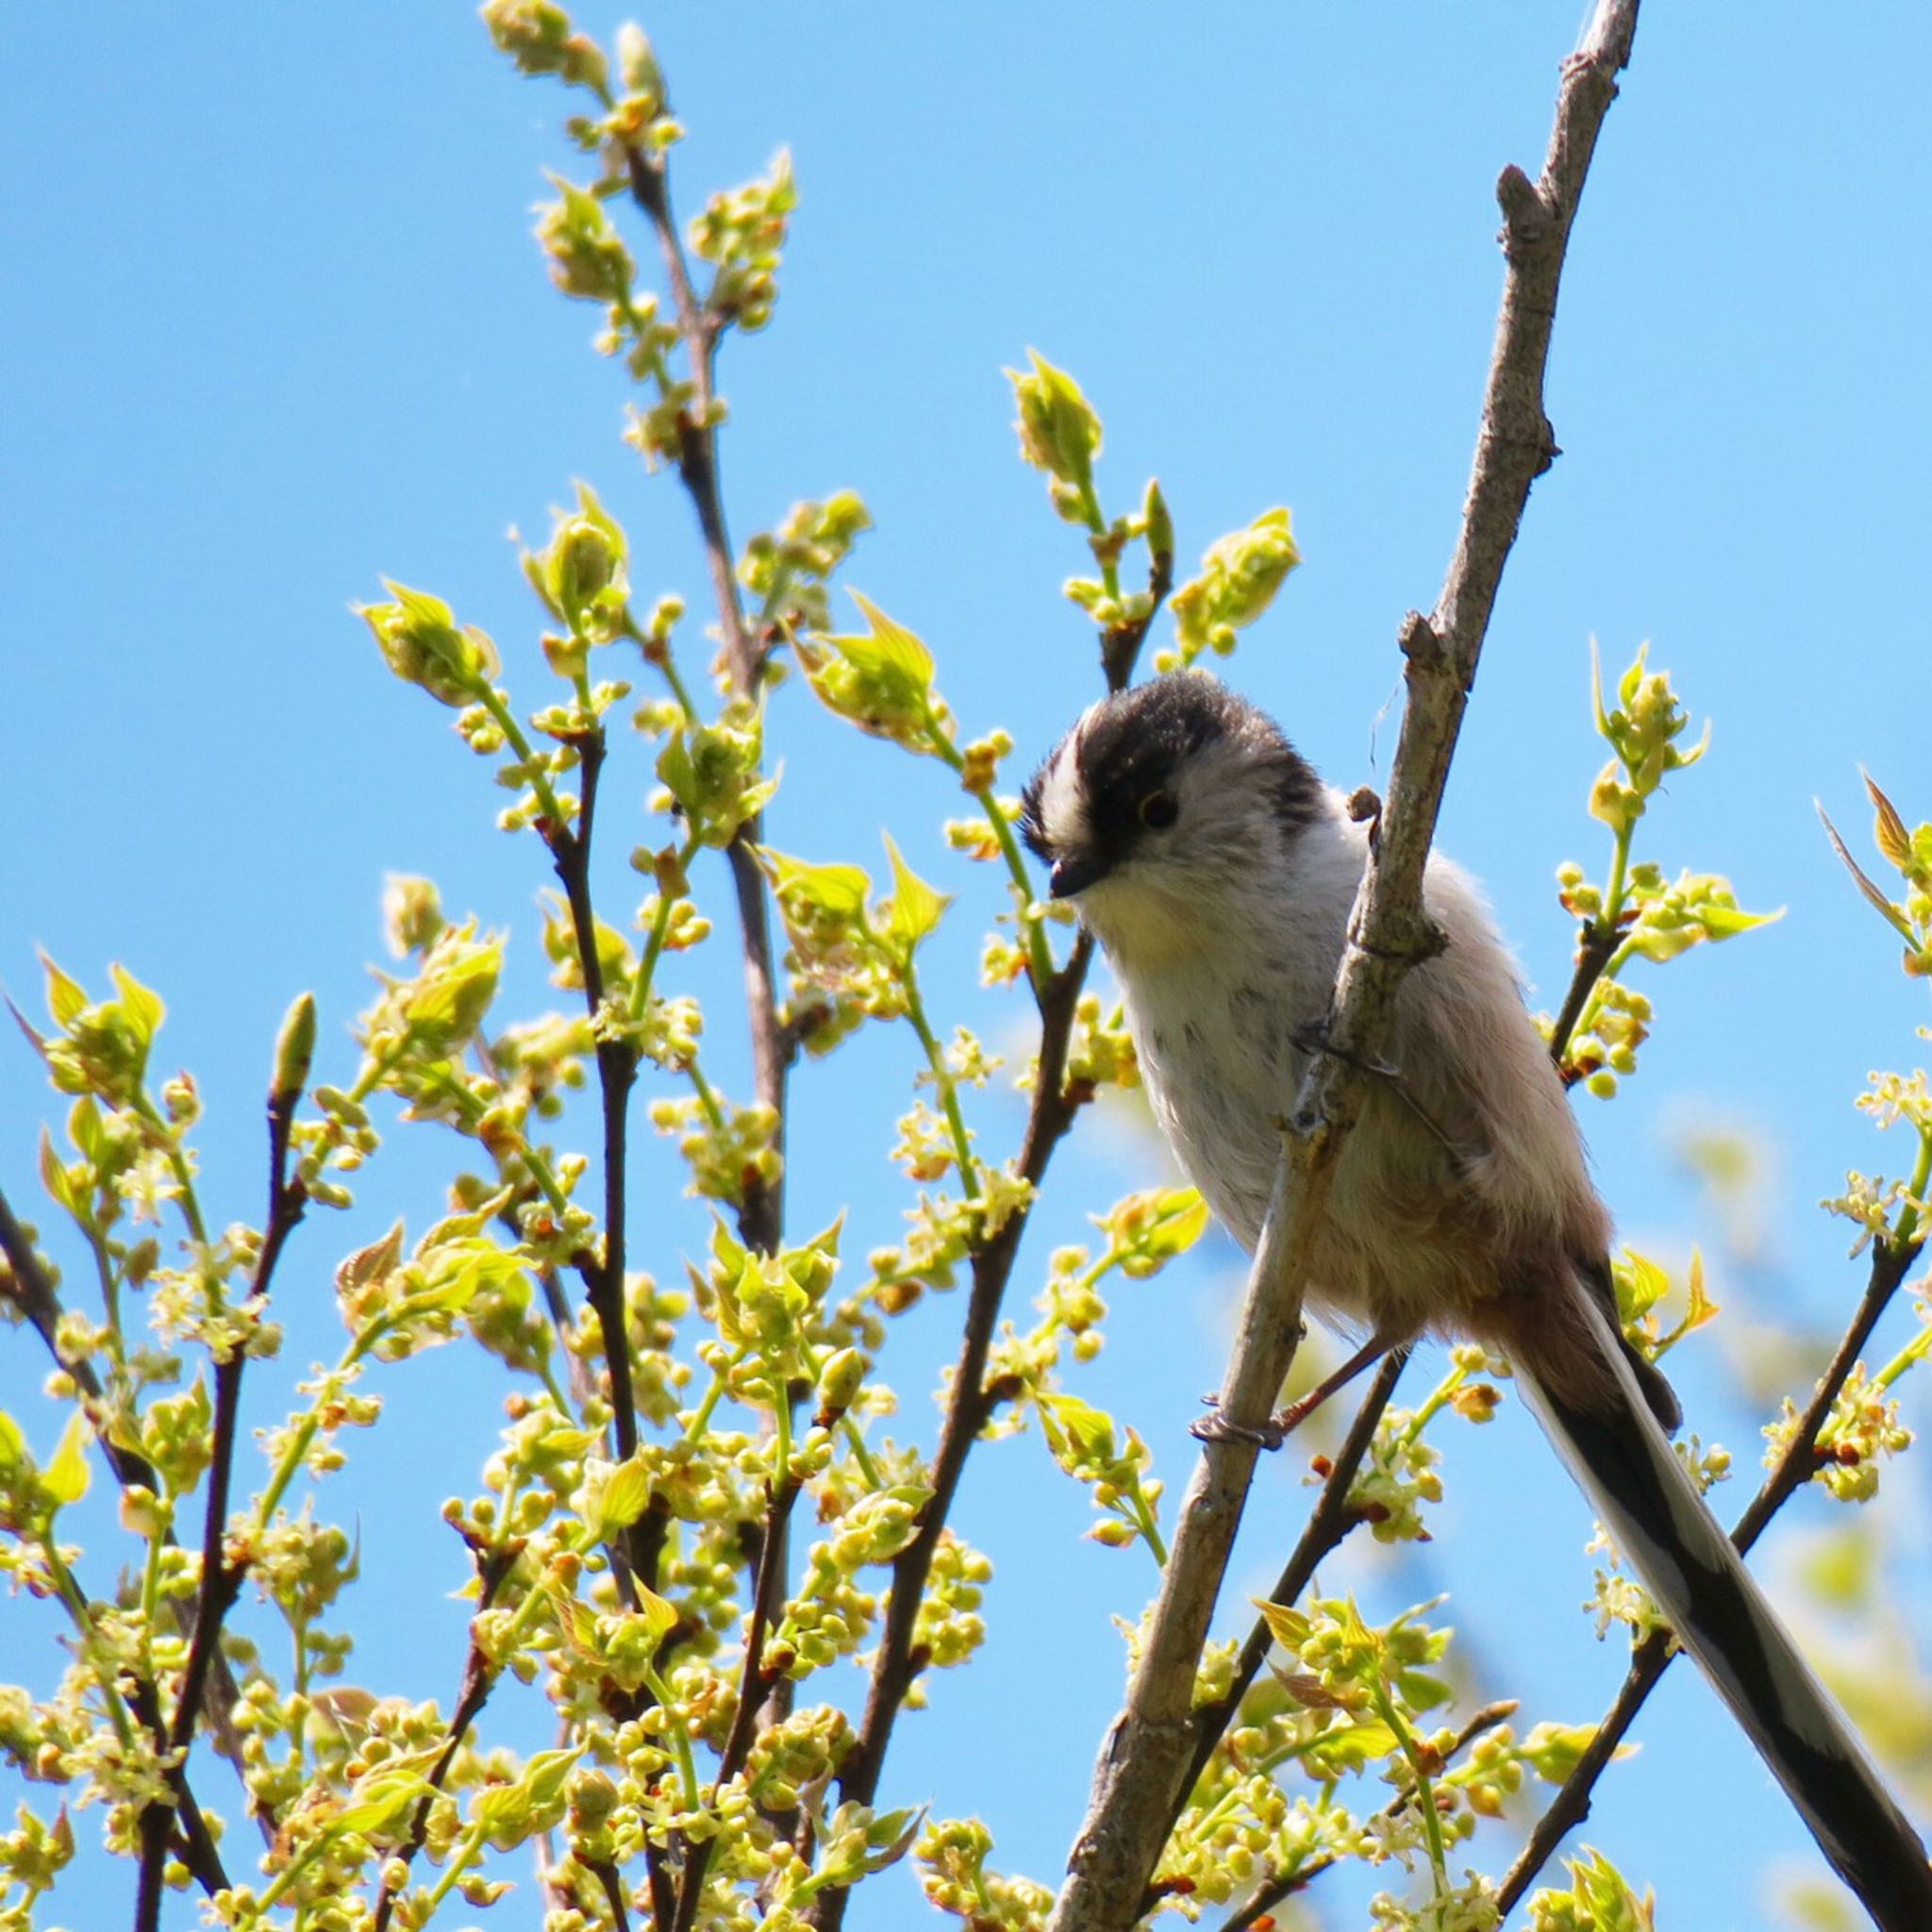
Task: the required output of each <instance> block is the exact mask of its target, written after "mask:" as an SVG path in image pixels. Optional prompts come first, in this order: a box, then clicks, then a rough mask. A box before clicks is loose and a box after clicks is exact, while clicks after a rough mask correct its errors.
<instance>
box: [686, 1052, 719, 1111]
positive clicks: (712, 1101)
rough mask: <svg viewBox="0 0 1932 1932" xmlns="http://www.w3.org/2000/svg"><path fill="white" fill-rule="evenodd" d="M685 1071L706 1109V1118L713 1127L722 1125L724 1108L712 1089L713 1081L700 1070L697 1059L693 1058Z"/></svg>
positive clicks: (692, 1088) (699, 1100)
mask: <svg viewBox="0 0 1932 1932" xmlns="http://www.w3.org/2000/svg"><path fill="white" fill-rule="evenodd" d="M684 1071H685V1075H686V1077H687V1078H688V1079H689V1080H690V1081H691V1091H692V1092H693V1093H695V1094H696V1095H697V1097H698V1105H699V1106H700V1107H702V1108H704V1110H705V1118H706V1119H707V1120H708V1121H709V1122H710V1124H712V1126H713V1127H722V1126H723V1125H724V1107H723V1105H722V1104H721V1103H720V1101H719V1099H718V1096H717V1094H716V1093H715V1092H713V1091H712V1089H711V1083H710V1082H709V1081H708V1080H707V1079H706V1078H705V1076H704V1074H702V1073H700V1072H699V1071H698V1063H697V1061H696V1060H692V1061H691V1064H690V1066H688V1067H686V1068H685V1070H684Z"/></svg>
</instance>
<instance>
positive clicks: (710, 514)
mask: <svg viewBox="0 0 1932 1932" xmlns="http://www.w3.org/2000/svg"><path fill="white" fill-rule="evenodd" d="M625 158H626V162H627V165H628V170H629V176H630V186H631V194H632V198H633V199H634V200H635V201H636V202H637V205H638V207H639V208H641V209H642V211H643V213H644V215H645V217H646V218H647V219H648V221H649V222H650V224H651V227H652V229H653V231H654V232H655V234H656V235H657V238H658V250H659V252H660V254H661V255H662V257H663V259H664V272H665V275H666V277H667V279H668V280H669V282H670V286H671V298H672V307H673V309H674V311H675V317H676V324H677V331H678V335H679V338H680V339H681V341H683V344H684V349H685V356H686V359H687V361H688V363H689V365H690V371H691V408H690V409H689V410H688V411H687V412H686V413H685V415H684V417H683V418H682V420H681V421H680V423H679V425H678V456H677V473H678V476H679V478H680V480H681V481H682V482H683V484H684V487H685V492H686V494H687V495H688V496H689V497H690V498H691V508H692V509H693V511H694V512H695V513H696V516H697V522H698V531H699V534H700V537H701V538H702V540H703V544H704V552H705V565H706V569H707V572H708V575H709V576H710V580H711V594H712V600H713V602H714V603H715V605H716V607H717V611H718V627H719V634H720V636H721V637H722V639H723V641H724V662H725V665H726V666H727V668H728V670H729V672H730V675H731V682H732V684H733V686H734V687H735V689H736V691H737V692H738V694H739V695H740V696H741V697H742V698H744V699H747V700H750V701H756V700H757V698H758V693H759V690H760V688H761V686H762V685H763V682H764V676H765V655H764V648H763V646H762V644H761V643H760V642H759V641H758V640H757V639H755V638H753V636H752V635H751V632H750V630H749V628H748V627H747V625H746V624H745V620H744V606H743V602H742V599H741V595H740V591H739V583H738V569H737V558H736V553H735V552H734V551H733V549H732V546H731V536H730V531H729V527H728V525H727V524H726V522H725V516H724V491H723V488H722V486H721V484H720V481H719V475H718V433H717V427H716V425H715V423H714V422H713V420H712V415H713V412H712V408H711V404H712V399H713V396H714V393H715V385H714V375H715V365H716V357H717V350H718V342H719V340H720V338H721V337H722V336H723V334H724V327H725V318H724V317H723V316H722V315H720V314H719V313H718V312H717V311H716V310H715V309H713V308H711V307H710V305H709V304H708V303H701V302H700V301H699V300H698V297H697V293H696V291H695V290H694V289H693V288H692V286H691V271H690V268H689V266H688V264H687V262H686V260H685V254H684V243H683V241H682V239H681V238H680V237H679V235H678V232H677V224H676V221H675V219H674V217H673V215H672V211H671V184H670V172H669V165H668V160H667V158H666V157H665V156H664V155H662V154H647V153H646V152H645V151H644V150H643V149H641V148H640V147H635V146H632V147H628V148H626V150H625ZM763 836H764V819H763V814H762V813H758V814H755V815H754V816H752V817H751V818H749V819H746V820H745V821H743V822H742V823H741V824H740V825H739V827H738V829H737V831H736V832H735V833H734V834H733V835H732V839H731V843H730V844H729V845H728V846H727V847H726V848H725V854H724V857H725V862H726V864H727V865H728V866H729V867H730V869H731V882H732V890H733V892H734V894H735V895H736V898H737V901H738V923H739V935H740V941H741V951H742V958H743V972H744V999H745V1012H746V1018H747V1021H748V1024H749V1028H750V1033H751V1056H752V1092H753V1097H754V1098H755V1099H756V1101H757V1102H758V1105H759V1106H760V1107H762V1108H765V1109H766V1110H767V1113H768V1115H769V1118H770V1120H771V1122H772V1128H771V1146H772V1151H773V1153H774V1155H776V1157H777V1172H776V1174H774V1177H773V1178H771V1179H769V1180H767V1179H765V1178H764V1177H763V1176H762V1175H758V1174H754V1175H752V1176H751V1177H750V1178H749V1179H748V1180H747V1183H746V1185H745V1188H744V1192H743V1198H742V1199H741V1202H740V1204H739V1208H738V1228H739V1233H740V1235H741V1237H742V1239H743V1241H744V1243H745V1245H746V1246H747V1247H748V1248H751V1249H752V1250H754V1251H755V1252H757V1253H758V1254H762V1255H775V1254H776V1253H777V1252H778V1250H779V1249H780V1247H781V1246H782V1245H783V1243H784V1239H785V1158H786V1143H787V1138H788V1130H789V1126H790V1117H789V1113H788V1109H787V1099H788V1091H787V1090H788V1086H789V1081H790V1076H791V1064H792V1062H793V1060H794V1059H795V1058H797V1054H798V1046H799V1041H798V1037H797V1035H796V1034H795V1033H793V1032H792V1031H791V1029H790V1028H788V1027H787V1026H786V1025H785V1024H784V1022H783V1021H782V1020H781V1018H780V1016H779V1011H778V1005H779V1001H778V981H777V974H776V971H775V969H774V963H773V947H772V918H771V902H770V899H769V896H768V894H767V891H766V885H765V875H764V873H763V871H762V870H761V869H760V868H759V865H758V856H757V855H758V845H759V842H760V841H761V840H762V838H763ZM789 1399H790V1397H789V1394H787V1393H785V1392H782V1391H781V1393H780V1396H779V1400H781V1401H787V1400H789ZM797 1495H798V1486H797V1485H796V1484H795V1483H792V1482H790V1481H781V1482H780V1484H779V1486H778V1489H777V1490H776V1491H774V1495H773V1497H772V1507H771V1510H770V1512H769V1514H768V1517H767V1520H766V1523H765V1525H764V1541H763V1543H762V1545H761V1548H760V1556H759V1574H758V1581H757V1582H756V1583H755V1585H754V1591H753V1594H754V1603H753V1607H752V1617H753V1625H754V1629H755V1630H758V1629H759V1628H761V1626H760V1624H759V1619H760V1616H761V1615H763V1616H766V1617H769V1615H770V1613H771V1611H772V1609H773V1608H774V1607H775V1606H776V1605H777V1604H780V1603H782V1602H783V1600H784V1597H785V1594H786V1584H787V1579H788V1576H789V1571H790V1549H791V1507H792V1504H793V1503H794V1501H795V1500H796V1498H797ZM669 1526H670V1520H669V1515H668V1512H666V1511H665V1510H664V1509H662V1508H661V1507H657V1499H656V1498H653V1508H652V1510H651V1511H650V1512H649V1513H648V1514H647V1515H646V1517H645V1518H644V1519H643V1520H642V1522H641V1524H640V1529H641V1531H642V1532H644V1533H645V1534H647V1535H650V1536H651V1537H652V1539H653V1541H652V1542H651V1544H650V1553H651V1557H652V1560H653V1563H654V1565H655V1560H656V1555H657V1552H658V1550H659V1549H661V1547H662V1543H663V1540H664V1538H665V1536H666V1535H667V1534H668V1531H669ZM768 1572H769V1574H770V1578H771V1581H770V1582H769V1584H768V1583H767V1581H766V1577H767V1573H768ZM761 1661H762V1660H761V1657H760V1656H759V1655H758V1654H757V1653H755V1652H754V1651H753V1650H752V1649H751V1648H750V1647H749V1646H748V1647H747V1652H746V1657H745V1676H744V1682H743V1683H742V1684H741V1692H742V1691H748V1690H749V1689H750V1687H751V1684H752V1682H753V1679H754V1677H755V1675H756V1674H757V1673H758V1670H759V1669H760V1668H761ZM770 1703H771V1704H772V1706H773V1707H774V1715H776V1716H780V1717H782V1715H783V1714H784V1712H785V1711H786V1710H787V1709H789V1708H790V1706H791V1680H790V1679H789V1678H783V1677H781V1678H779V1679H778V1680H777V1681H776V1682H775V1683H774V1684H773V1685H772V1686H771V1687H770ZM757 1718H758V1707H757V1706H754V1707H753V1708H752V1711H751V1713H750V1715H749V1716H745V1715H743V1713H742V1712H741V1721H742V1723H743V1724H745V1725H746V1726H747V1727H748V1729H747V1735H746V1737H745V1739H744V1740H743V1743H742V1745H741V1750H748V1749H749V1747H750V1741H751V1738H752V1737H753V1736H755V1735H756V1731H757ZM733 1728H734V1730H736V1729H737V1728H738V1725H737V1724H734V1726H733ZM730 1775H736V1768H735V1767H734V1769H733V1771H732V1773H731V1774H730ZM723 1781H724V1779H723V1777H722V1776H721V1779H720V1782H723ZM707 1862H708V1845H705V1844H699V1845H695V1846H693V1845H691V1844H690V1843H689V1842H687V1844H686V1848H685V1855H684V1876H683V1879H682V1882H681V1884H680V1887H679V1890H678V1895H677V1902H676V1918H677V1923H678V1924H680V1925H682V1926H689V1925H690V1924H691V1923H692V1922H693V1920H694V1918H695V1915H696V1912H697V1907H698V1902H699V1897H700V1895H701V1893H702V1890H703V1887H704V1875H705V1866H706V1863H707ZM656 1877H657V1874H655V1873H654V1874H653V1878H654V1885H653V1898H654V1907H653V1909H654V1916H655V1917H656V1918H657V1919H658V1924H659V1926H660V1927H662V1926H664V1925H665V1924H666V1920H665V1915H664V1909H663V1902H662V1898H661V1896H660V1891H661V1888H659V1887H658V1884H657V1882H656Z"/></svg>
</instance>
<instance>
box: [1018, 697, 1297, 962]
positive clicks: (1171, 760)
mask: <svg viewBox="0 0 1932 1932" xmlns="http://www.w3.org/2000/svg"><path fill="white" fill-rule="evenodd" d="M1323 811H1324V791H1323V786H1322V782H1321V780H1320V779H1319V778H1318V777H1317V776H1316V774H1315V773H1314V770H1313V769H1312V767H1310V766H1309V765H1308V764H1307V762H1306V761H1304V760H1303V759H1302V758H1300V757H1299V756H1297V754H1296V753H1295V751H1294V749H1293V747H1292V746H1291V744H1290V743H1289V742H1288V741H1287V739H1286V738H1284V737H1283V736H1282V734H1281V732H1280V730H1279V728H1278V727H1277V726H1276V725H1275V724H1274V721H1273V720H1272V719H1270V718H1269V717H1268V716H1267V715H1266V713H1264V712H1262V711H1260V710H1257V708H1255V707H1254V706H1253V705H1251V704H1249V703H1248V702H1247V701H1246V699H1244V698H1241V697H1238V696H1237V695H1236V694H1235V693H1234V692H1233V691H1229V690H1228V689H1227V687H1226V686H1225V685H1224V684H1221V683H1220V682H1218V681H1217V680H1216V679H1214V678H1212V677H1210V676H1208V675H1206V674H1205V673H1198V672H1183V673H1178V674H1175V675H1171V676H1164V677H1157V678H1154V679H1152V680H1151V681H1149V682H1148V683H1146V684H1142V685H1138V686H1136V687H1135V688H1134V689H1133V690H1131V691H1119V692H1116V693H1115V694H1114V695H1113V696H1111V697H1107V698H1103V699H1101V701H1100V702H1099V703H1098V704H1096V705H1093V706H1091V707H1090V708H1088V709H1087V710H1086V711H1085V712H1083V713H1082V714H1081V716H1080V718H1079V720H1078V722H1077V723H1076V724H1074V728H1073V729H1072V730H1071V731H1069V732H1068V733H1067V735H1066V736H1065V737H1064V738H1063V739H1061V740H1060V741H1059V743H1058V745H1057V746H1056V747H1055V748H1054V751H1053V753H1052V754H1051V756H1050V757H1049V758H1047V760H1046V762H1045V763H1044V764H1042V765H1041V768H1040V769H1039V771H1037V772H1036V773H1035V774H1033V777H1032V779H1031V780H1030V781H1029V783H1028V784H1027V787H1026V791H1025V794H1024V799H1023V801H1022V810H1021V818H1020V828H1021V833H1022V836H1023V837H1024V839H1025V841H1026V843H1027V844H1028V845H1029V846H1030V847H1031V848H1032V850H1033V851H1034V852H1035V853H1036V854H1037V855H1038V856H1039V858H1041V860H1042V861H1043V862H1044V864H1045V865H1046V866H1047V868H1048V878H1049V890H1050V891H1051V893H1052V895H1053V897H1055V898H1056V899H1071V900H1074V901H1075V902H1076V903H1077V904H1078V906H1079V908H1080V911H1081V914H1082V916H1083V917H1085V918H1086V919H1087V921H1088V922H1089V924H1091V925H1093V926H1094V928H1095V929H1096V930H1097V931H1098V932H1099V934H1100V936H1101V938H1102V939H1103V940H1106V941H1108V942H1109V944H1111V943H1113V942H1114V941H1116V940H1117V939H1124V938H1125V937H1126V936H1127V934H1128V933H1129V931H1130V930H1132V929H1133V928H1137V927H1142V926H1147V925H1150V924H1155V923H1159V924H1167V925H1171V924H1173V923H1174V922H1175V921H1176V920H1183V921H1184V920H1185V919H1186V918H1187V916H1188V913H1189V910H1190V908H1200V907H1201V906H1202V905H1203V903H1204V900H1208V899H1211V898H1213V897H1214V896H1216V895H1217V894H1219V893H1222V892H1225V891H1228V890H1229V889H1230V888H1236V889H1238V888H1239V887H1240V886H1241V884H1242V883H1243V882H1244V881H1248V880H1252V879H1253V878H1254V877H1255V875H1256V874H1257V872H1258V871H1259V870H1261V869H1262V868H1272V867H1274V866H1276V865H1278V864H1279V862H1280V858H1281V855H1282V852H1283V850H1284V847H1285V844H1286V842H1287V841H1291V840H1292V838H1293V836H1294V835H1295V833H1297V832H1298V831H1299V830H1300V829H1301V828H1303V827H1304V826H1306V825H1307V824H1309V823H1310V822H1311V821H1312V820H1314V819H1315V818H1317V817H1318V816H1320V815H1321V814H1322V813H1323Z"/></svg>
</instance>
